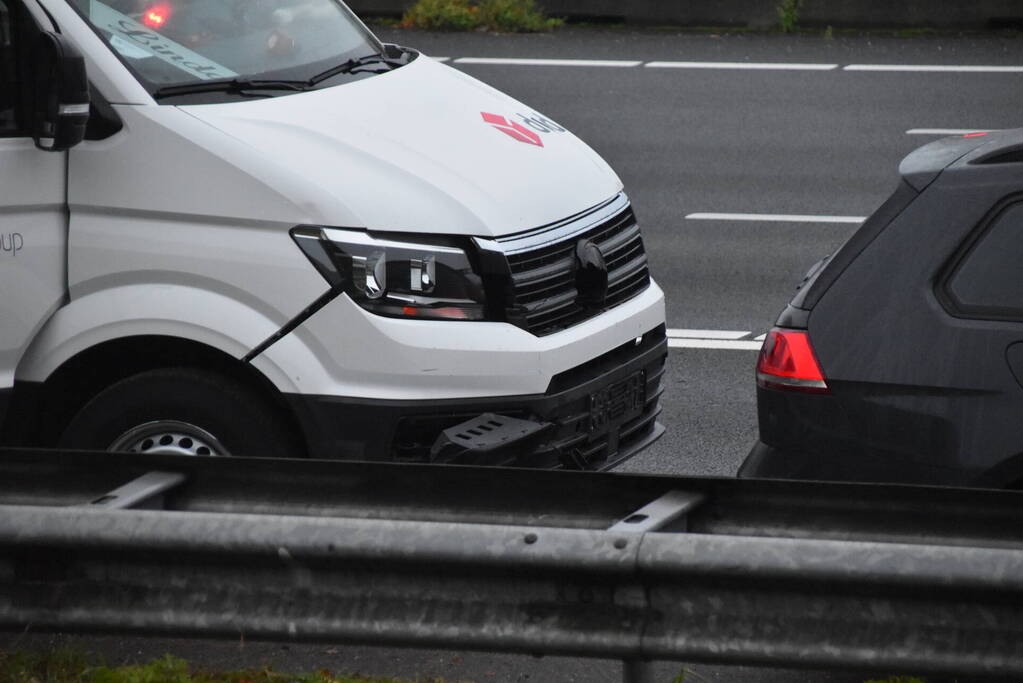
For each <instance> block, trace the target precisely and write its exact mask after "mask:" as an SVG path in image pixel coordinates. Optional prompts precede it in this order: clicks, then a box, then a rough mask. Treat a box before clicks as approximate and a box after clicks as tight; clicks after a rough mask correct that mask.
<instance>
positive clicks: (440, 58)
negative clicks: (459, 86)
mask: <svg viewBox="0 0 1023 683" xmlns="http://www.w3.org/2000/svg"><path fill="white" fill-rule="evenodd" d="M430 59H432V60H433V61H435V62H450V61H451V57H430Z"/></svg>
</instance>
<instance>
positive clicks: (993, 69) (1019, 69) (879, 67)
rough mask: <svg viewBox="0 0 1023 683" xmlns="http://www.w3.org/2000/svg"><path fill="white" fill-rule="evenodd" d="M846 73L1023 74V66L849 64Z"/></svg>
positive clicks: (845, 68)
mask: <svg viewBox="0 0 1023 683" xmlns="http://www.w3.org/2000/svg"><path fill="white" fill-rule="evenodd" d="M843 69H844V70H845V71H934V72H953V73H1023V66H974V65H969V66H968V65H964V64H848V65H846V66H844V67H843Z"/></svg>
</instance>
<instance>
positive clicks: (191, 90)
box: [153, 78, 312, 100]
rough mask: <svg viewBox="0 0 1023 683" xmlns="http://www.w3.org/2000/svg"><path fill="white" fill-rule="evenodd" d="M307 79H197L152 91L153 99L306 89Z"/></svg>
mask: <svg viewBox="0 0 1023 683" xmlns="http://www.w3.org/2000/svg"><path fill="white" fill-rule="evenodd" d="M311 85H312V84H311V83H309V82H308V81H269V80H268V81H259V80H250V79H245V78H232V79H230V80H216V81H199V82H198V83H185V84H182V85H168V86H165V87H163V88H159V89H158V90H157V91H156V92H154V93H153V99H156V100H159V99H163V98H165V97H176V96H178V95H194V94H198V93H204V92H237V93H240V92H245V91H247V90H294V91H299V90H306V89H308V88H309V87H311Z"/></svg>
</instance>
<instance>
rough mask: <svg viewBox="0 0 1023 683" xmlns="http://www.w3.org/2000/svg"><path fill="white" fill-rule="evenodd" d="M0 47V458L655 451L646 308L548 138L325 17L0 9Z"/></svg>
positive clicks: (617, 205)
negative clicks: (38, 451) (13, 449)
mask: <svg viewBox="0 0 1023 683" xmlns="http://www.w3.org/2000/svg"><path fill="white" fill-rule="evenodd" d="M0 43H2V48H0V49H2V50H3V52H2V55H0V57H2V58H0V79H2V81H0V415H3V416H5V417H4V426H3V435H2V438H3V443H5V444H7V445H41V446H54V445H57V446H62V447H80V448H96V449H108V450H124V451H140V452H159V453H183V454H196V455H228V454H233V455H255V456H274V455H279V456H299V455H306V454H308V455H311V456H313V457H323V458H356V459H369V460H397V461H409V462H464V463H488V464H515V465H527V466H544V467H558V466H561V467H571V468H593V469H599V468H608V467H611V466H614V465H615V464H617V463H619V462H621V461H622V460H624V459H625V458H627V457H629V456H631V455H634V454H635V453H636V452H638V451H639V450H641V449H642V448H644V447H645V446H647V445H649V444H650V443H651V442H653V441H654V440H655V439H656V438H657V437H659V436H660V434H661V433H662V432H663V428H662V427H661V426H660V425H659V424H658V423H657V420H656V417H657V414H658V411H659V406H658V397H659V395H660V391H661V388H660V379H661V375H662V372H663V367H664V361H665V356H666V342H665V339H664V304H663V295H662V293H661V290H660V289H659V288H658V287H657V285H656V284H654V282H653V281H652V280H651V279H650V276H649V273H648V269H647V262H646V255H645V252H644V248H643V241H642V239H641V237H640V233H639V229H638V227H637V224H636V220H635V218H634V215H633V212H632V209H631V207H630V204H629V201H628V199H627V198H626V196H625V194H624V193H623V188H622V184H621V181H620V180H619V179H618V177H617V176H616V175H615V174H614V172H613V171H612V170H611V169H610V168H609V167H608V166H607V164H606V163H605V162H604V161H603V160H602V159H601V158H600V157H598V156H597V155H596V154H595V153H594V152H593V151H592V150H590V149H589V148H588V147H587V146H586V145H585V144H583V143H582V142H580V141H579V140H578V139H577V138H576V137H575V136H573V135H572V134H571V133H569V132H568V131H566V130H565V129H564V128H563V127H562V126H560V125H558V124H557V123H555V122H554V121H552V120H550V119H548V118H546V117H544V116H543V115H541V114H539V113H537V112H535V111H533V110H532V109H530V108H528V107H526V106H525V105H523V104H520V103H519V102H516V101H515V100H513V99H511V98H509V97H507V96H505V95H503V94H502V93H500V92H498V91H496V90H494V89H493V88H490V87H488V86H486V85H484V84H482V83H480V82H479V81H476V80H474V79H472V78H470V77H469V76H466V75H465V74H462V73H460V72H458V71H457V70H454V69H451V68H449V67H447V66H444V65H442V64H440V63H438V62H436V61H434V60H432V59H430V58H429V57H427V56H425V55H421V54H418V53H417V52H415V51H413V50H411V49H407V48H403V47H398V46H395V45H384V44H381V43H380V42H379V41H378V40H377V39H376V38H375V37H374V36H373V35H372V34H371V33H370V31H369V30H368V29H367V28H366V27H365V26H364V25H363V24H362V23H361V22H360V21H359V20H358V19H357V18H356V17H355V16H354V15H353V14H352V13H351V12H350V11H349V10H348V9H347V8H346V7H345V6H344V5H343V4H341V3H340V2H337V1H335V0H0ZM90 100H91V102H90Z"/></svg>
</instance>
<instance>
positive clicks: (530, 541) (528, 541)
mask: <svg viewBox="0 0 1023 683" xmlns="http://www.w3.org/2000/svg"><path fill="white" fill-rule="evenodd" d="M536 538H537V536H536V534H526V539H525V540H526V544H527V545H533V544H534V543H536Z"/></svg>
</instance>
